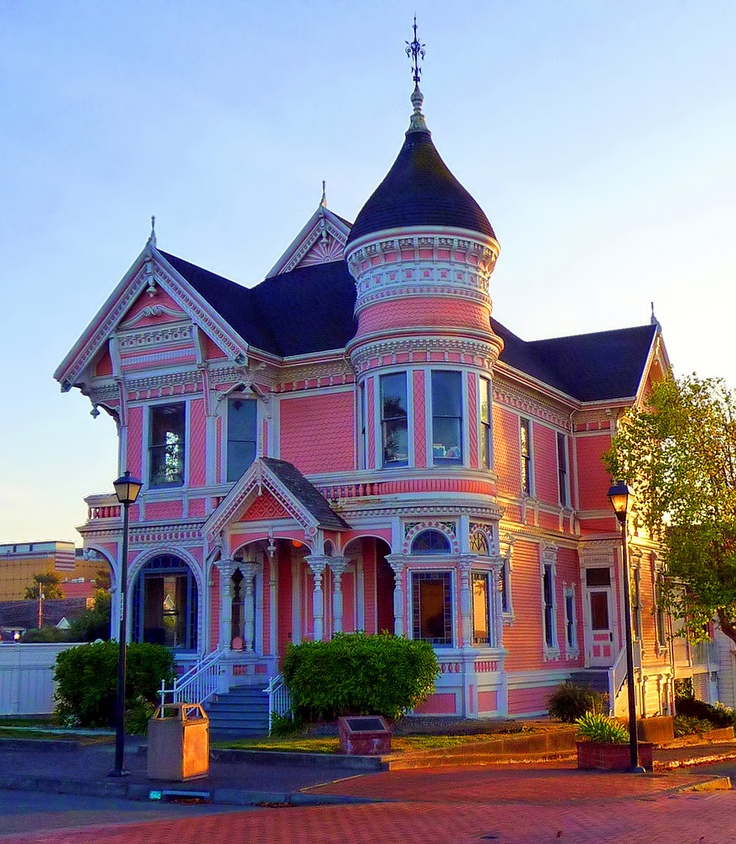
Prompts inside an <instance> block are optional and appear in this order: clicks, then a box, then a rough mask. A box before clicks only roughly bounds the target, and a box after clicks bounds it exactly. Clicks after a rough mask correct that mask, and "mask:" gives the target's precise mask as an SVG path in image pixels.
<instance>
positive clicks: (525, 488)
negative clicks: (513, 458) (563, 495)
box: [519, 419, 532, 495]
mask: <svg viewBox="0 0 736 844" xmlns="http://www.w3.org/2000/svg"><path fill="white" fill-rule="evenodd" d="M519 442H520V447H521V451H520V454H521V491H522V492H523V493H524V495H531V494H532V423H531V422H530V421H529V419H520V420H519Z"/></svg>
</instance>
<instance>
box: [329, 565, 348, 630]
mask: <svg viewBox="0 0 736 844" xmlns="http://www.w3.org/2000/svg"><path fill="white" fill-rule="evenodd" d="M327 559H328V565H329V567H330V570H331V571H332V581H333V585H334V588H333V592H332V632H333V633H342V583H341V582H340V581H341V579H342V576H343V574H344V573H345V569H346V568H347V567H348V561H347V560H346V559H345V557H328V558H327Z"/></svg>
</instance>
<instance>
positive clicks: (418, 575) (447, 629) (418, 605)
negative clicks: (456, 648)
mask: <svg viewBox="0 0 736 844" xmlns="http://www.w3.org/2000/svg"><path fill="white" fill-rule="evenodd" d="M411 585H412V634H413V637H414V638H415V639H422V640H423V641H425V642H430V643H431V644H432V645H443V646H445V647H451V646H452V574H451V572H449V571H414V572H412V574H411Z"/></svg>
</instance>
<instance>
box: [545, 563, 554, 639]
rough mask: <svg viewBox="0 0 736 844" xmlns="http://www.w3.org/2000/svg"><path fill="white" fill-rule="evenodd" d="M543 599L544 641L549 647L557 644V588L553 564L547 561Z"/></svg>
mask: <svg viewBox="0 0 736 844" xmlns="http://www.w3.org/2000/svg"><path fill="white" fill-rule="evenodd" d="M542 600H543V603H544V643H545V645H546V646H547V647H548V648H554V647H555V646H556V644H557V642H556V636H555V588H554V576H553V571H552V566H551V565H549V564H547V563H545V565H544V573H543V575H542Z"/></svg>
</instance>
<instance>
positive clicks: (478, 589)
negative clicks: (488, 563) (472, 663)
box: [472, 571, 493, 645]
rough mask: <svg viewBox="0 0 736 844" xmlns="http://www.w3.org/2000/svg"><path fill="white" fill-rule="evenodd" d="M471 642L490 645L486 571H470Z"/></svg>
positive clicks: (490, 627)
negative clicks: (471, 591) (471, 600)
mask: <svg viewBox="0 0 736 844" xmlns="http://www.w3.org/2000/svg"><path fill="white" fill-rule="evenodd" d="M472 575H473V576H472V590H473V644H474V645H492V644H493V636H492V631H493V627H492V625H491V594H492V593H491V576H490V573H489V572H487V571H474V572H473V573H472Z"/></svg>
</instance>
